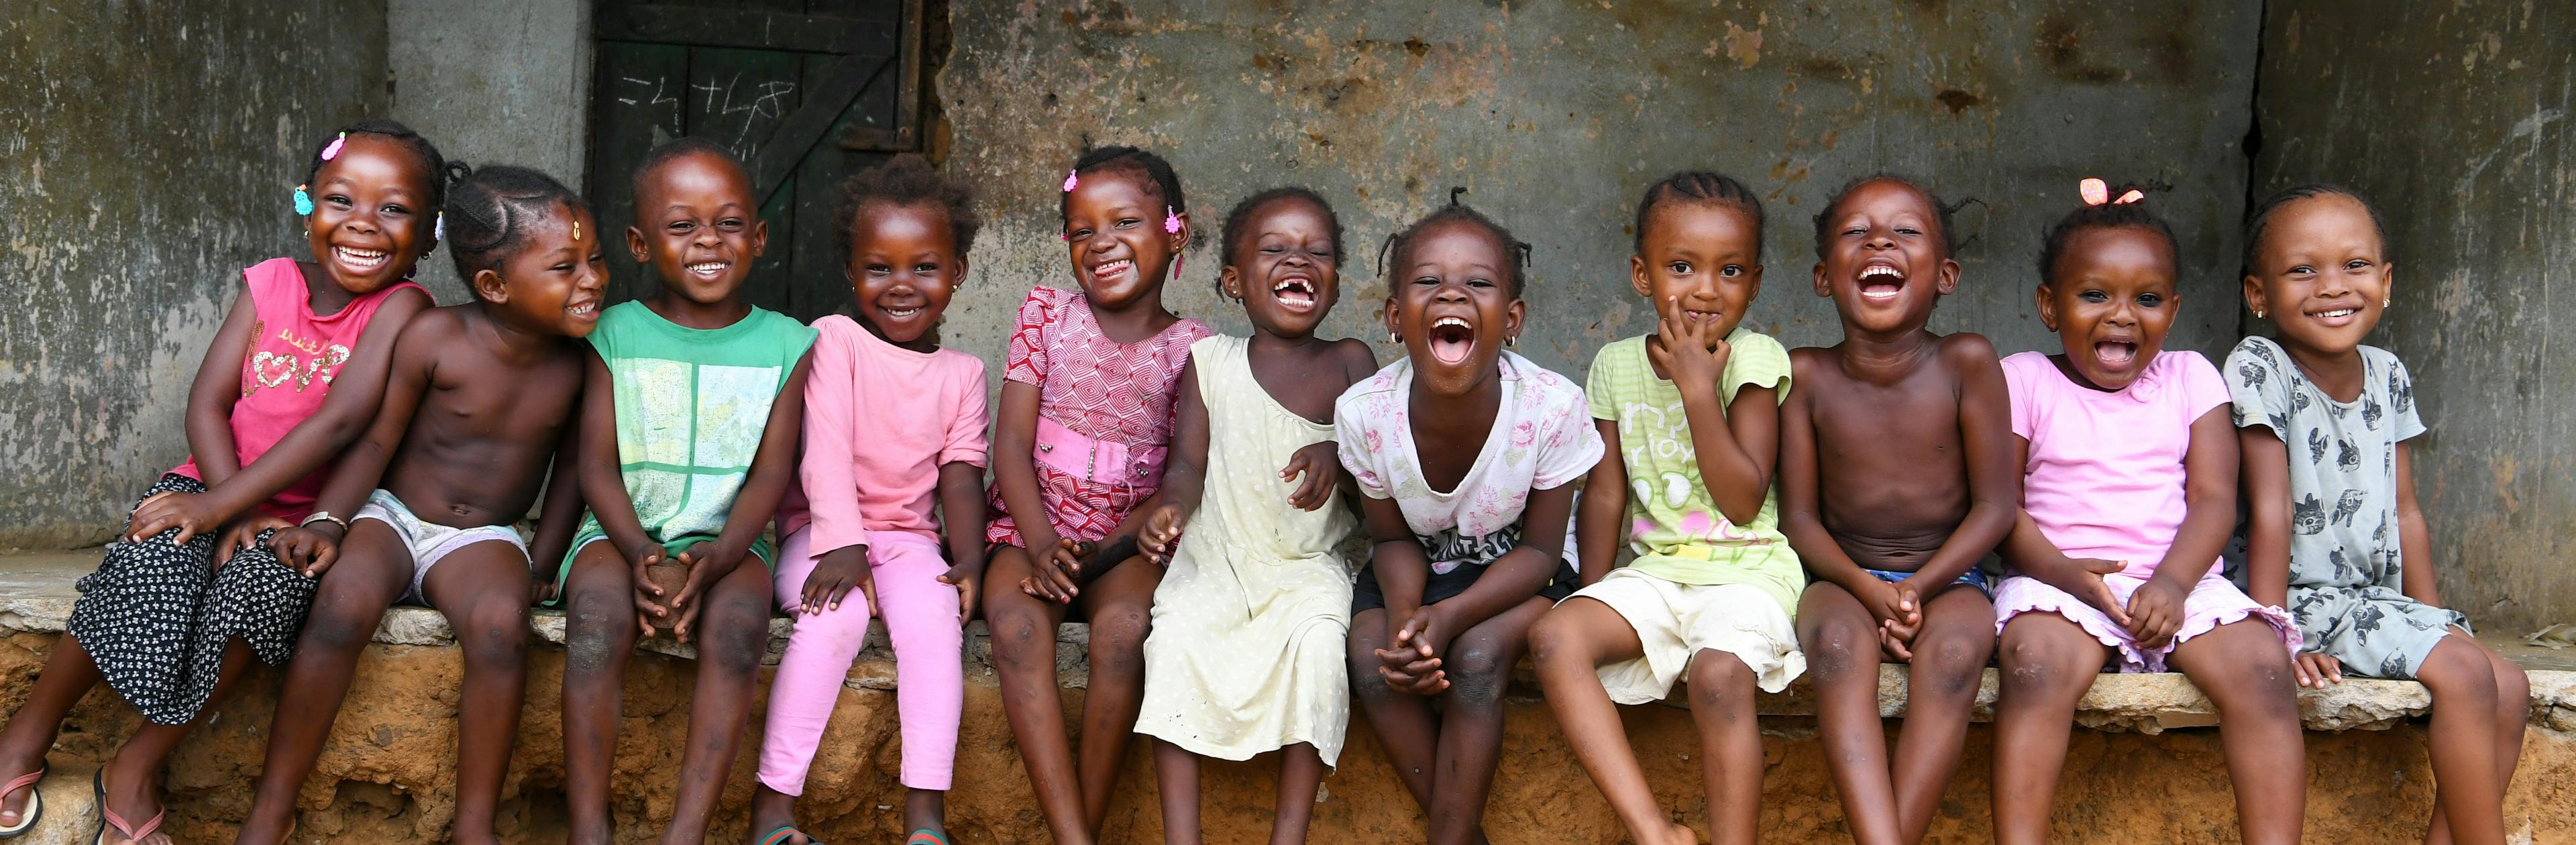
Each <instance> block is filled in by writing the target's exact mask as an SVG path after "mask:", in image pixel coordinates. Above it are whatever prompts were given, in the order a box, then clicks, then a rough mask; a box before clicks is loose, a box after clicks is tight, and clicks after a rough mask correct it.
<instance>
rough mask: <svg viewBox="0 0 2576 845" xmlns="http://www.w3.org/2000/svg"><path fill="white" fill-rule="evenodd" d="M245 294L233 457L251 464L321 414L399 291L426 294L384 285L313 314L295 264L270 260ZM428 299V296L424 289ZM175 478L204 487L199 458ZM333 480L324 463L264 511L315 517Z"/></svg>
mask: <svg viewBox="0 0 2576 845" xmlns="http://www.w3.org/2000/svg"><path fill="white" fill-rule="evenodd" d="M242 281H243V283H244V284H245V286H246V287H245V289H244V291H243V294H244V295H246V296H249V297H250V304H251V310H252V313H253V314H255V315H256V318H257V321H256V322H253V323H252V324H251V327H250V348H249V349H246V350H243V353H242V372H241V398H240V399H238V400H236V401H234V402H233V412H232V428H233V457H234V459H235V460H238V461H240V462H241V465H242V466H245V467H247V466H250V465H251V462H252V461H256V460H259V456H261V455H265V454H268V450H269V447H271V446H275V445H277V441H279V440H283V439H285V438H286V433H287V432H289V431H293V430H294V429H295V425H296V424H297V423H301V422H303V421H304V420H305V419H306V418H308V417H311V416H313V413H314V412H315V411H319V410H322V398H323V397H324V396H326V395H328V394H329V393H330V392H331V379H332V378H334V377H336V376H338V375H339V374H340V365H342V364H345V363H348V361H349V358H350V355H351V350H353V349H354V348H355V347H356V346H357V345H358V337H359V336H360V335H363V334H365V333H366V331H367V323H368V322H369V321H372V320H374V319H375V317H376V309H377V308H380V307H383V305H384V304H385V300H387V299H391V298H392V297H393V295H394V292H395V291H400V290H421V287H420V286H419V285H416V284H412V283H410V282H397V283H395V284H390V285H386V286H384V287H383V288H379V289H377V290H376V291H374V292H372V293H368V294H366V295H364V296H360V297H358V298H356V299H353V300H350V301H349V304H348V305H347V306H345V307H342V308H341V309H340V310H339V311H337V312H335V313H332V314H330V315H328V316H319V315H315V314H314V313H313V302H312V293H311V291H308V290H306V289H305V287H304V271H302V270H300V269H297V268H296V266H295V259H292V258H271V259H269V260H267V261H262V262H260V263H258V264H256V265H253V266H252V267H251V268H250V269H247V270H243V271H242ZM421 293H422V295H424V296H426V295H428V291H421ZM170 471H171V472H172V473H176V474H179V475H184V476H187V477H189V478H194V479H197V480H200V481H203V480H205V476H204V475H203V474H202V473H200V472H198V471H197V459H196V457H195V456H190V457H189V458H188V462H187V463H184V464H180V465H179V466H178V467H177V468H176V469H172V470H170ZM330 476H331V467H330V466H329V465H327V464H326V465H324V466H323V467H322V468H321V469H317V470H314V471H313V474H312V475H308V476H305V477H304V478H302V479H300V480H298V481H296V482H295V483H294V484H293V485H291V486H289V487H287V488H286V489H284V490H280V491H278V493H277V495H274V496H270V497H268V500H267V501H264V502H261V503H259V511H260V512H261V513H264V514H268V515H270V516H274V517H278V518H280V519H285V520H287V521H290V522H292V521H297V520H301V519H303V518H304V517H305V515H306V514H309V513H312V512H313V498H314V497H315V496H317V495H320V494H321V492H322V482H323V481H324V480H326V479H328V478H330Z"/></svg>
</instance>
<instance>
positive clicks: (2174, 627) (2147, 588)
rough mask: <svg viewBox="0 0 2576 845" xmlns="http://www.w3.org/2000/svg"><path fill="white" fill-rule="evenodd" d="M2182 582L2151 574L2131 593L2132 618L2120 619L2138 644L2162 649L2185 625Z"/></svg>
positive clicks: (2139, 646)
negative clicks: (2154, 576)
mask: <svg viewBox="0 0 2576 845" xmlns="http://www.w3.org/2000/svg"><path fill="white" fill-rule="evenodd" d="M2186 595H2187V594H2186V593H2185V592H2184V591H2183V588H2182V585H2180V584H2176V583H2174V582H2173V581H2171V580H2169V579H2165V578H2149V579H2147V583H2144V584H2140V585H2138V591H2137V592H2134V593H2130V594H2129V614H2128V615H2129V621H2127V622H2124V623H2121V626H2122V627H2125V628H2128V629H2129V636H2131V637H2134V638H2136V639H2137V641H2138V648H2141V649H2159V648H2164V647H2165V646H2167V645H2170V644H2172V643H2173V635H2174V632H2175V631H2179V630H2181V629H2182V615H2183V599H2184V597H2185V596H2186Z"/></svg>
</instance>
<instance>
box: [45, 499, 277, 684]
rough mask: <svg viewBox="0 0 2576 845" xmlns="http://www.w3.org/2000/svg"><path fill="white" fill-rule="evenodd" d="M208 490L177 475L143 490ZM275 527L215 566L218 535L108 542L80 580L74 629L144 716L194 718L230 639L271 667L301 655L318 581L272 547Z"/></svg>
mask: <svg viewBox="0 0 2576 845" xmlns="http://www.w3.org/2000/svg"><path fill="white" fill-rule="evenodd" d="M205 490H206V485H205V484H204V483H203V482H200V481H198V480H196V479H194V478H189V477H187V476H184V475H178V474H176V473H173V474H170V475H164V476H162V477H161V481H160V483H158V484H154V485H152V489H150V490H147V491H144V494H143V496H144V498H150V497H151V496H152V495H153V494H156V493H164V492H176V493H202V492H205ZM136 503H137V504H138V505H139V504H141V500H140V499H138V500H136ZM219 533H220V532H219ZM272 533H274V532H266V531H264V532H261V533H260V536H259V540H260V542H259V544H258V545H255V546H253V547H251V548H248V549H243V550H242V551H240V552H238V553H236V554H234V555H233V556H232V559H231V560H228V561H226V562H225V563H224V565H223V566H222V567H221V568H216V567H214V565H213V559H214V551H215V539H216V537H217V535H216V534H199V535H197V536H196V537H193V538H190V539H189V540H188V542H187V544H186V545H178V544H174V543H172V542H171V540H172V539H174V538H175V537H177V535H178V529H171V530H169V531H165V532H162V534H161V535H160V536H157V537H154V538H152V539H149V540H145V541H143V542H140V543H129V542H123V541H119V542H115V543H110V544H108V546H107V555H106V557H105V558H104V559H102V560H100V561H99V564H98V571H96V572H92V573H90V574H88V575H85V576H82V577H81V579H80V583H79V584H77V585H75V586H76V587H78V588H79V590H80V593H81V596H80V600H79V601H78V602H76V603H74V604H73V605H72V618H71V622H70V624H69V625H68V629H69V631H70V633H71V635H72V636H73V637H75V638H77V639H79V640H80V644H81V648H83V649H86V650H88V652H89V656H90V660H91V662H93V663H96V664H98V670H99V673H100V674H101V675H104V676H105V677H106V679H107V685H108V687H109V688H110V689H114V690H116V694H118V695H121V696H124V697H125V700H126V702H128V703H130V704H133V705H134V709H135V710H137V711H140V712H142V714H143V717H144V718H147V719H151V720H152V721H153V722H155V723H158V724H163V725H184V724H187V723H188V722H189V721H191V720H194V719H195V718H196V717H197V712H198V711H200V710H203V709H205V706H206V699H207V697H208V696H210V695H212V694H213V693H214V689H215V676H216V673H217V670H218V669H219V668H221V667H222V665H223V660H224V645H225V643H226V642H227V641H229V640H231V639H233V638H236V637H238V638H240V639H241V640H242V641H243V642H245V643H248V644H250V647H251V650H252V652H253V653H255V654H257V655H258V657H259V659H260V662H262V663H266V664H268V665H271V666H279V665H284V664H285V663H286V659H287V658H288V657H291V656H293V655H294V654H295V640H296V637H297V636H298V635H299V634H300V633H302V631H303V629H304V612H305V610H307V609H308V608H310V607H311V606H312V604H313V588H314V581H313V579H309V578H306V577H304V575H303V574H302V573H299V572H296V571H294V570H293V569H289V568H287V566H286V565H285V564H284V563H282V562H280V561H279V560H278V559H277V555H276V553H274V552H271V551H269V549H268V546H267V541H268V538H269V535H270V534H272Z"/></svg>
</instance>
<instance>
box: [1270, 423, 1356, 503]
mask: <svg viewBox="0 0 2576 845" xmlns="http://www.w3.org/2000/svg"><path fill="white" fill-rule="evenodd" d="M1339 449H1340V447H1339V446H1338V445H1336V444H1335V443H1334V442H1333V441H1330V440H1318V441H1315V442H1313V443H1308V444H1306V445H1305V447H1304V448H1301V449H1298V450H1297V453H1296V454H1294V455H1290V456H1288V466H1287V467H1285V468H1283V469H1281V470H1279V479H1280V480H1282V481H1288V480H1295V481H1296V482H1297V489H1296V490H1293V491H1290V492H1289V494H1288V506H1289V507H1292V508H1296V509H1298V510H1301V511H1311V510H1314V509H1316V508H1320V507H1323V506H1324V503H1325V502H1328V501H1331V500H1332V497H1333V482H1335V481H1339V480H1340V479H1341V472H1342V458H1341V453H1340V451H1339ZM1300 476H1303V477H1302V478H1300Z"/></svg>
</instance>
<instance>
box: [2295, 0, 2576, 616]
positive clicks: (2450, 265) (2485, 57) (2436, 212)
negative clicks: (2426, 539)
mask: <svg viewBox="0 0 2576 845" xmlns="http://www.w3.org/2000/svg"><path fill="white" fill-rule="evenodd" d="M2264 29H2265V31H2264V34H2263V47H2264V51H2263V69H2262V77H2263V81H2262V86H2261V93H2262V96H2261V99H2260V101H2259V103H2258V106H2259V114H2260V115H2261V121H2262V138H2263V144H2262V149H2261V150H2260V153H2261V154H2260V155H2259V156H2258V157H2257V158H2256V160H2255V164H2254V184H2255V187H2256V188H2257V189H2258V190H2269V189H2273V188H2278V187H2281V186H2284V185H2287V184H2290V183H2294V182H2304V181H2320V180H2322V181H2333V182H2343V183H2346V184H2350V185H2353V186H2355V187H2357V188H2359V189H2360V190H2361V191H2362V192H2363V193H2365V194H2368V195H2369V196H2370V197H2371V199H2372V200H2373V201H2375V202H2377V203H2378V204H2379V207H2380V209H2381V210H2382V212H2383V213H2384V214H2385V215H2386V217H2387V223H2388V227H2389V230H2390V231H2389V241H2390V243H2389V247H2390V255H2391V258H2392V259H2393V260H2394V261H2395V262H2396V267H2397V269H2396V273H2397V285H2396V297H2395V299H2396V303H2395V305H2394V307H2392V308H2391V309H2390V310H2389V312H2388V316H2387V318H2386V319H2385V320H2384V321H2383V322H2381V324H2380V328H2379V330H2378V332H2377V333H2375V334H2374V336H2373V337H2372V341H2371V342H2373V343H2376V344H2379V345H2382V346H2386V347H2388V348H2390V349H2392V350H2394V351H2395V352H2396V353H2397V354H2398V356H2399V357H2401V358H2403V359H2405V361H2406V363H2407V366H2408V368H2410V369H2411V370H2412V371H2413V372H2414V374H2415V383H2416V387H2417V390H2416V395H2417V396H2418V397H2419V398H2421V399H2422V400H2423V407H2422V411H2423V414H2424V419H2425V422H2426V424H2427V425H2430V426H2431V427H2432V433H2431V434H2429V435H2427V436H2426V437H2424V438H2423V439H2421V440H2418V441H2416V444H2417V448H2418V450H2419V451H2417V452H2416V455H2417V457H2416V484H2417V489H2418V491H2419V492H2420V494H2421V495H2422V496H2423V497H2424V505H2425V510H2426V512H2427V513H2428V514H2429V515H2430V517H2431V520H2432V531H2433V552H2434V556H2435V558H2436V561H2435V566H2436V567H2438V571H2439V572H2440V573H2441V587H2442V594H2443V599H2444V600H2445V602H2446V603H2449V604H2451V605H2454V606H2456V607H2458V608H2460V609H2461V610H2462V611H2465V612H2467V613H2468V614H2469V616H2470V617H2471V618H2473V619H2475V620H2476V621H2478V622H2479V623H2480V624H2483V625H2487V626H2490V628H2491V629H2493V630H2495V631H2496V632H2497V633H2506V632H2513V633H2519V632H2522V631H2528V630H2531V629H2532V628H2536V627H2538V626H2540V625H2543V624H2549V623H2556V622H2567V621H2571V620H2576V579H2571V578H2569V577H2568V576H2567V568H2566V563H2565V561H2566V556H2567V554H2568V553H2569V552H2570V551H2571V550H2576V548H2572V547H2576V476H2571V475H2570V473H2569V470H2570V468H2571V462H2576V446H2571V445H2570V443H2571V439H2576V406H2571V405H2570V404H2569V401H2568V398H2567V397H2568V395H2569V391H2571V390H2576V357H2571V356H2569V355H2568V354H2567V352H2566V351H2565V350H2564V349H2563V348H2561V347H2558V346H2557V344H2556V343H2555V341H2556V337H2555V336H2556V334H2557V332H2556V329H2557V321H2558V320H2560V319H2568V318H2576V301H2571V300H2569V299H2568V298H2566V297H2565V296H2562V295H2560V294H2563V293H2564V292H2565V291H2564V290H2563V289H2565V288H2567V287H2568V286H2569V285H2571V284H2576V269H2571V268H2576V122H2571V121H2570V120H2569V114H2570V109H2571V107H2576V4H2570V3H2567V2H2564V0H2559V1H2558V2H2549V1H2548V0H2543V2H2538V3H2530V2H2525V3H2492V2H2491V3H2466V4H2411V3H2362V4H2346V3H2334V2H2315V1H2314V0H2297V1H2296V2H2289V1H2288V0H2278V1H2276V2H2274V3H2272V5H2271V13H2270V17H2269V20H2268V21H2267V23H2266V25H2265V28H2264ZM2464 94H2465V95H2466V96H2464Z"/></svg>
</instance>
